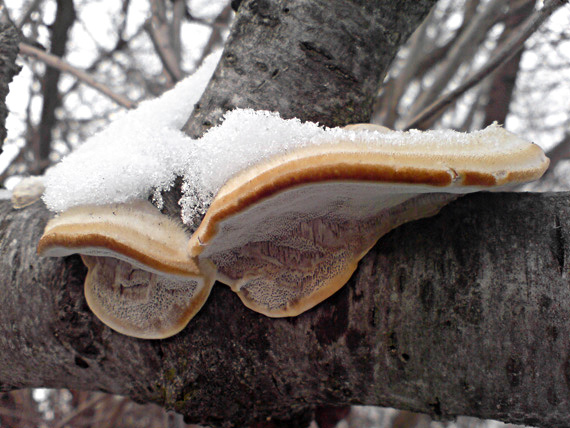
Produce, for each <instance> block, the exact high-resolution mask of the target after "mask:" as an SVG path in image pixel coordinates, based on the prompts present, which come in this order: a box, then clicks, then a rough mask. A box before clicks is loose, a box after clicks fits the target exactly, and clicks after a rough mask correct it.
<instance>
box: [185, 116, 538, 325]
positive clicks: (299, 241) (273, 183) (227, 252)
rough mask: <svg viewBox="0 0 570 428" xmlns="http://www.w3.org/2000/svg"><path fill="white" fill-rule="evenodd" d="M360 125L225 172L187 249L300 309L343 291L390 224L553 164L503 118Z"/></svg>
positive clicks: (282, 309) (236, 285)
mask: <svg viewBox="0 0 570 428" xmlns="http://www.w3.org/2000/svg"><path fill="white" fill-rule="evenodd" d="M358 129H361V131H358V132H355V133H350V132H347V133H345V134H343V135H342V136H341V138H340V139H339V140H338V141H334V142H331V143H325V144H321V145H317V146H311V147H305V148H301V149H297V150H294V151H291V152H289V153H287V154H285V155H281V156H278V157H275V158H273V159H270V160H268V161H265V162H262V163H260V164H257V165H255V166H253V167H251V168H249V169H247V170H245V171H243V172H242V173H241V174H239V175H237V176H235V177H234V178H233V179H231V180H229V181H228V182H227V183H226V184H225V185H224V186H223V187H222V188H221V189H220V191H219V192H218V194H217V195H216V197H215V199H214V201H213V203H212V204H211V206H210V208H209V210H208V212H207V213H206V216H205V217H204V219H203V221H202V223H201V225H200V227H199V228H198V229H197V230H196V232H195V233H194V235H193V236H192V238H191V239H190V241H189V244H188V251H189V254H190V255H191V256H192V257H197V258H198V260H199V262H200V264H201V265H205V266H210V265H213V266H214V267H215V269H216V275H217V279H219V280H220V281H222V282H224V283H226V284H228V285H229V286H230V287H231V288H232V290H233V291H235V292H236V293H238V295H239V297H240V298H241V300H242V301H243V303H244V304H245V305H246V306H248V307H249V308H251V309H253V310H255V311H258V312H260V313H263V314H265V315H268V316H271V317H282V316H294V315H297V314H299V313H302V312H304V311H306V310H307V309H310V308H311V307H313V306H314V305H316V304H318V303H319V302H321V301H322V300H324V299H326V298H327V297H329V296H330V295H331V294H333V293H334V292H336V291H337V290H338V289H340V288H341V287H342V286H343V285H344V284H345V283H346V282H347V281H348V279H349V278H350V276H351V275H352V273H353V272H354V270H355V269H356V266H357V264H358V261H359V260H360V259H361V258H362V257H363V256H364V255H365V254H366V253H367V252H368V250H369V249H370V248H371V247H372V246H373V245H374V244H375V243H376V241H377V240H378V239H379V238H380V237H381V236H382V235H384V234H385V233H387V232H388V231H389V230H391V229H393V228H394V227H396V226H398V225H400V224H402V223H404V222H407V221H411V220H414V219H418V218H422V217H426V216H430V215H433V214H435V213H437V212H438V210H439V209H440V208H441V207H442V206H444V205H445V204H446V203H448V202H449V201H450V200H452V199H454V198H455V197H457V195H458V194H463V193H469V192H473V191H478V190H482V189H488V188H491V187H494V186H501V185H507V184H511V183H521V182H525V181H530V180H535V179H537V178H539V177H540V176H541V175H542V174H543V172H544V171H545V170H546V168H547V166H548V159H547V158H546V157H545V156H544V153H543V152H542V150H541V149H540V148H539V147H538V146H536V145H534V144H532V143H528V142H526V141H524V140H522V139H521V138H519V137H517V136H515V135H513V134H511V133H509V132H507V131H505V130H503V129H502V128H501V127H499V126H497V125H493V126H490V127H488V128H487V129H485V130H483V131H478V132H475V133H472V134H460V133H453V132H452V131H446V132H427V133H420V132H419V131H413V132H410V133H403V132H395V131H389V130H386V129H385V128H384V129H382V130H380V131H381V132H375V128H374V127H370V125H365V126H363V127H361V128H358V127H357V128H354V127H352V130H358Z"/></svg>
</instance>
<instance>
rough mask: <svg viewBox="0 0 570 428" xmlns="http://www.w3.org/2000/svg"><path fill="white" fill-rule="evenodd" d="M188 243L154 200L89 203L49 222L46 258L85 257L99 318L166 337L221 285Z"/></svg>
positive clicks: (43, 247) (43, 248)
mask: <svg viewBox="0 0 570 428" xmlns="http://www.w3.org/2000/svg"><path fill="white" fill-rule="evenodd" d="M188 238H189V237H188V235H187V234H186V232H185V231H184V230H183V229H182V227H181V225H179V224H178V223H176V222H175V221H174V220H172V219H170V218H169V217H167V216H165V215H163V214H161V213H160V211H159V210H158V209H156V208H155V207H154V206H153V205H152V204H150V203H149V202H146V201H142V200H141V201H135V202H131V203H125V204H111V205H101V206H97V205H89V206H79V207H74V208H71V209H69V210H68V211H65V212H64V213H62V214H61V215H59V216H58V217H56V218H54V219H52V220H51V221H50V222H48V224H47V226H46V228H45V231H44V234H43V236H42V238H41V239H40V242H39V244H38V253H39V254H40V255H42V256H52V257H63V256H67V255H70V254H74V253H79V254H81V255H82V256H83V260H84V263H85V265H86V266H87V267H88V268H89V273H88V275H87V278H86V280H85V296H86V299H87V303H88V304H89V307H90V308H91V310H92V311H93V312H94V313H95V315H97V316H98V317H99V319H100V320H101V321H103V322H104V323H105V324H107V325H108V326H109V327H111V328H113V329H115V330H117V331H119V332H121V333H123V334H127V335H130V336H135V337H141V338H163V337H168V336H171V335H173V334H175V333H177V332H178V331H180V330H181V329H182V328H184V326H185V325H186V324H187V323H188V321H189V320H190V319H191V318H192V317H193V316H194V314H196V312H198V310H199V309H200V308H201V307H202V305H203V304H204V302H205V301H206V299H207V297H208V295H209V293H210V290H211V288H212V285H213V282H214V281H213V278H212V275H210V274H207V273H204V270H201V269H199V268H198V266H197V265H196V263H195V262H193V261H192V260H191V259H190V258H189V256H188V254H187V252H186V245H187V243H188Z"/></svg>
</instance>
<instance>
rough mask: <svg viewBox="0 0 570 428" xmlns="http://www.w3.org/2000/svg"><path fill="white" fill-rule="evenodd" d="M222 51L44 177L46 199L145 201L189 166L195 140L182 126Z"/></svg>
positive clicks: (60, 205) (62, 205) (65, 203)
mask: <svg viewBox="0 0 570 428" xmlns="http://www.w3.org/2000/svg"><path fill="white" fill-rule="evenodd" d="M218 59H219V53H216V54H212V55H210V56H209V57H208V58H207V59H206V60H205V61H204V64H203V65H202V67H201V68H200V69H199V70H198V71H196V73H194V74H193V75H192V76H190V77H188V78H186V79H184V80H183V81H181V82H179V83H178V84H177V85H176V87H175V88H173V89H172V90H170V91H168V92H165V93H164V94H163V95H162V96H160V97H158V98H156V99H154V100H150V101H144V102H142V103H141V104H140V106H139V107H138V108H137V109H136V110H132V111H129V112H127V113H125V114H124V115H121V116H120V117H119V118H118V119H117V120H115V121H114V122H113V123H111V124H110V125H109V126H108V127H107V128H106V129H104V130H103V131H101V132H99V133H97V134H95V135H94V136H92V137H91V138H89V140H88V141H86V142H85V143H84V144H82V145H81V146H80V147H79V148H78V149H77V150H75V151H74V152H73V153H71V154H70V155H69V156H67V157H66V158H64V159H63V160H62V162H60V163H59V164H57V165H56V166H55V167H53V168H51V169H50V170H49V171H48V172H47V173H46V175H45V185H46V191H45V193H44V196H43V200H44V202H45V204H46V205H47V207H48V208H49V209H50V210H52V211H55V212H60V211H64V210H66V209H68V208H70V207H72V206H76V205H85V204H106V203H112V202H126V201H129V200H132V199H141V198H144V199H146V198H147V197H148V196H149V195H150V193H151V192H152V191H153V189H155V188H160V189H166V188H168V187H170V186H171V185H172V183H173V182H174V180H175V178H176V176H177V175H182V174H183V171H185V170H186V168H187V166H188V165H189V158H188V156H189V148H188V146H189V145H191V144H192V140H191V139H190V138H188V137H187V136H186V135H185V134H184V133H183V132H182V131H180V129H181V128H182V126H183V125H184V123H185V122H186V120H187V119H188V117H189V116H190V113H191V112H192V110H193V108H194V104H196V102H198V100H199V99H200V96H201V95H202V92H203V91H204V89H205V87H206V85H207V84H208V82H209V80H210V78H211V76H212V74H213V72H214V69H215V67H216V64H217V62H218Z"/></svg>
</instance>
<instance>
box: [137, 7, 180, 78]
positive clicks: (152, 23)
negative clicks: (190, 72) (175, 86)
mask: <svg viewBox="0 0 570 428" xmlns="http://www.w3.org/2000/svg"><path fill="white" fill-rule="evenodd" d="M150 4H151V9H152V16H151V17H150V18H149V19H148V20H147V21H146V22H145V24H144V28H145V30H146V31H147V32H148V34H149V36H150V39H151V41H152V44H153V46H154V50H155V51H156V53H157V54H158V56H159V58H160V61H161V62H162V65H163V67H164V70H165V71H166V72H167V73H168V75H169V77H170V79H171V80H172V81H173V83H176V82H178V81H179V80H180V79H182V77H183V76H184V73H183V72H182V69H181V68H180V62H179V61H178V57H177V55H176V52H175V51H174V49H173V43H172V41H171V40H170V29H169V25H168V22H167V19H166V14H165V11H164V3H163V0H151V2H150Z"/></svg>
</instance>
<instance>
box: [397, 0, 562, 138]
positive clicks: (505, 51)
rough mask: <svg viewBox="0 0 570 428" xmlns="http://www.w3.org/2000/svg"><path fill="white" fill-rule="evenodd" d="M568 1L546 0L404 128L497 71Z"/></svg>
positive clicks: (423, 118) (456, 97)
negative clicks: (478, 66) (492, 52)
mask: <svg viewBox="0 0 570 428" xmlns="http://www.w3.org/2000/svg"><path fill="white" fill-rule="evenodd" d="M566 3H568V0H546V1H545V2H544V6H543V7H542V8H541V9H540V10H538V11H536V12H535V13H533V14H532V15H531V16H530V17H529V18H528V19H527V20H526V21H525V22H524V23H523V24H522V25H521V29H520V31H518V32H516V33H515V34H513V35H512V36H511V37H510V38H509V39H508V40H506V41H505V42H504V44H503V45H502V46H501V47H500V48H498V49H497V52H496V53H495V56H494V57H493V58H491V59H490V60H489V61H488V62H487V64H485V66H484V67H482V68H481V69H480V70H479V71H477V72H476V73H474V74H472V75H471V76H469V77H468V78H467V79H466V80H465V82H464V83H462V84H461V85H460V86H459V87H457V88H456V89H454V90H453V91H451V92H449V93H448V94H447V95H444V96H443V97H441V98H439V99H438V100H436V101H435V102H433V103H432V104H430V105H429V106H427V107H426V108H425V109H423V110H422V111H421V112H420V113H418V114H417V115H416V116H415V117H414V118H413V119H412V120H411V121H410V122H408V124H407V125H406V126H405V127H404V129H413V128H417V127H419V126H420V124H421V123H422V122H426V121H429V120H430V119H431V118H433V117H434V116H435V115H437V114H439V113H440V112H441V110H443V109H445V108H447V107H449V106H450V105H451V104H453V103H454V102H455V101H456V100H457V99H458V98H459V97H460V96H461V95H463V94H464V93H465V92H466V91H468V90H469V89H471V88H472V87H473V86H475V85H476V84H478V83H479V82H481V81H482V80H483V79H484V78H485V77H487V76H488V75H489V74H491V73H492V72H493V71H495V70H496V69H497V68H498V67H500V66H501V65H502V64H504V63H505V62H507V61H509V60H510V59H511V58H512V57H513V56H514V55H516V54H517V52H518V51H519V50H521V49H522V48H523V46H524V42H525V41H526V40H527V39H528V38H529V37H530V36H531V35H532V34H533V33H534V32H535V31H536V30H537V29H538V28H539V27H540V26H541V24H542V23H543V22H544V21H546V19H548V18H549V17H550V15H552V14H553V13H554V12H555V11H556V10H557V9H558V8H559V7H561V6H563V5H564V4H566Z"/></svg>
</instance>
